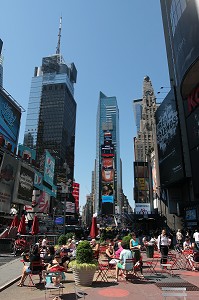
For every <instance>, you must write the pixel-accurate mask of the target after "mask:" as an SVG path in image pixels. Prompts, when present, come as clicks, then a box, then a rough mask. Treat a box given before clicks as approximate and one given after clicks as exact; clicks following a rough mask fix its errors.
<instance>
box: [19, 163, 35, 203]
mask: <svg viewBox="0 0 199 300" xmlns="http://www.w3.org/2000/svg"><path fill="white" fill-rule="evenodd" d="M33 187H34V171H33V170H30V169H29V168H27V167H26V166H25V165H21V170H20V174H19V186H18V195H17V198H18V199H20V200H25V201H30V202H32V192H33Z"/></svg>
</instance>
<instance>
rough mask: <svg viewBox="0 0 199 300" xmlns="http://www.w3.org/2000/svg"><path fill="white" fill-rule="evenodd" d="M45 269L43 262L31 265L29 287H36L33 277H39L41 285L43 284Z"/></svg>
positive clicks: (35, 262) (34, 262)
mask: <svg viewBox="0 0 199 300" xmlns="http://www.w3.org/2000/svg"><path fill="white" fill-rule="evenodd" d="M43 269H44V264H43V263H42V261H33V262H31V264H30V270H31V272H30V273H28V278H29V282H28V286H29V287H33V286H35V283H34V281H33V276H35V275H39V283H41V282H42V271H43Z"/></svg>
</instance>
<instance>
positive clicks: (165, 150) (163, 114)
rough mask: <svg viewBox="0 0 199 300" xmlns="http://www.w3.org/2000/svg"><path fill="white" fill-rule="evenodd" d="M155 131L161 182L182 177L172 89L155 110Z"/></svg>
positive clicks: (179, 141)
mask: <svg viewBox="0 0 199 300" xmlns="http://www.w3.org/2000/svg"><path fill="white" fill-rule="evenodd" d="M156 132H157V145H158V157H159V169H160V181H161V183H162V184H170V183H174V182H176V181H178V180H180V179H182V178H183V177H184V170H183V162H182V147H181V136H180V128H179V118H178V113H177V110H176V102H175V97H174V91H173V90H171V91H170V92H169V94H168V95H167V96H166V98H165V99H164V101H163V102H162V104H161V105H160V106H159V107H158V109H157V111H156Z"/></svg>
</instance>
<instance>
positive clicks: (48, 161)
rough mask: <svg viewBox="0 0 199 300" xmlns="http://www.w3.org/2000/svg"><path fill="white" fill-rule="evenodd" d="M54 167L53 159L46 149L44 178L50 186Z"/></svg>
mask: <svg viewBox="0 0 199 300" xmlns="http://www.w3.org/2000/svg"><path fill="white" fill-rule="evenodd" d="M54 169H55V159H54V158H53V157H52V156H51V155H50V153H49V152H48V151H47V150H46V156H45V166H44V180H45V181H46V182H47V183H48V184H50V185H51V186H52V185H53V179H54Z"/></svg>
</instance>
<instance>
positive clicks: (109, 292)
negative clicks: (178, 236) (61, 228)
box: [0, 258, 199, 300]
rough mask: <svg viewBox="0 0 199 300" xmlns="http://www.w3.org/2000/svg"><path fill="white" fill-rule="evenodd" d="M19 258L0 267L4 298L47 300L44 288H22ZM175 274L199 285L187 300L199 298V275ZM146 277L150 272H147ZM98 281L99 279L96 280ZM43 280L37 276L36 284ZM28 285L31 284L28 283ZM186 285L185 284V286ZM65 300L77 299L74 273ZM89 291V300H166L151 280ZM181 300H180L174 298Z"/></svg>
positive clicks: (98, 285) (0, 294)
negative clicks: (120, 299) (19, 285)
mask: <svg viewBox="0 0 199 300" xmlns="http://www.w3.org/2000/svg"><path fill="white" fill-rule="evenodd" d="M20 259H21V258H17V259H15V260H13V261H11V262H9V263H7V264H5V265H3V266H1V267H0V299H6V300H11V299H12V300H13V299H14V300H27V299H30V300H43V299H44V298H45V289H44V286H43V285H36V287H27V286H24V287H18V286H17V282H16V281H18V280H19V279H20V276H21V271H22V268H23V264H22V262H21V261H20ZM175 274H176V275H178V276H180V278H181V279H182V280H184V282H185V281H186V282H188V283H191V284H193V285H195V286H196V289H195V290H188V291H187V294H188V297H187V299H190V300H196V299H199V272H193V271H186V270H176V271H175ZM144 275H145V278H147V272H145V271H144ZM94 279H95V278H94ZM35 280H36V282H38V281H39V278H37V277H36V276H35V279H34V281H35ZM169 280H170V282H175V280H176V279H175V277H172V276H171V277H169ZM26 284H27V282H26ZM182 286H183V285H182ZM64 287H65V288H64V295H63V296H62V299H63V300H75V299H76V298H75V292H74V278H73V274H72V273H71V272H67V273H66V281H65V282H64ZM80 288H81V290H83V291H84V292H85V299H86V300H91V299H92V300H93V299H95V300H103V299H104V300H105V299H107V297H108V298H109V300H112V299H115V298H122V300H137V299H139V300H147V299H151V300H152V299H155V300H162V299H163V297H162V291H161V289H160V288H159V287H158V286H157V282H155V281H154V282H150V281H148V280H133V281H132V282H130V281H127V282H126V281H124V280H120V281H119V283H118V284H116V283H114V282H113V279H109V282H107V283H104V282H93V285H92V286H91V287H80ZM51 299H52V298H51ZM172 299H177V298H172Z"/></svg>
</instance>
